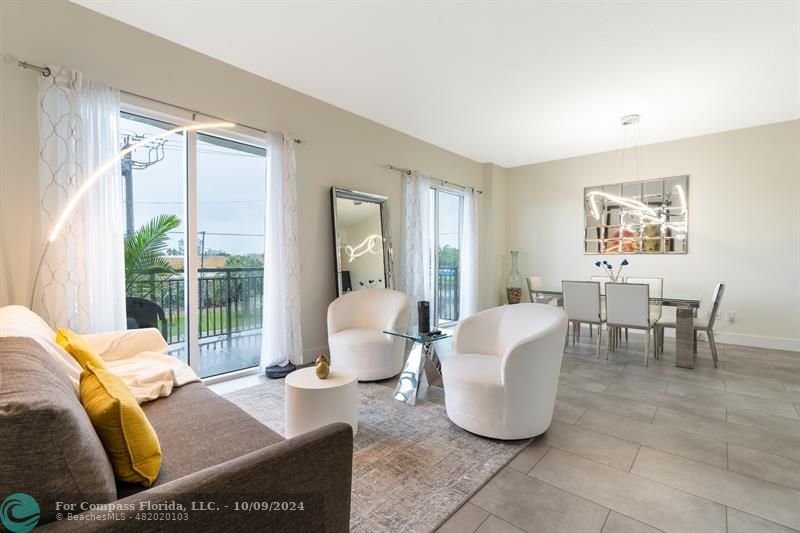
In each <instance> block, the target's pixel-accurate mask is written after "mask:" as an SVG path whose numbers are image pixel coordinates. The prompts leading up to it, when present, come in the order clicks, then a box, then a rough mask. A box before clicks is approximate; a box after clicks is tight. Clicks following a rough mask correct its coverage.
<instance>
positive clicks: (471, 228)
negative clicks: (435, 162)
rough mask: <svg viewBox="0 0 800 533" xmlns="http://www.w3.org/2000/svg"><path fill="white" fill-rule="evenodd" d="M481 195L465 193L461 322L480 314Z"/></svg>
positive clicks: (460, 258)
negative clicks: (479, 224)
mask: <svg viewBox="0 0 800 533" xmlns="http://www.w3.org/2000/svg"><path fill="white" fill-rule="evenodd" d="M479 201H480V194H478V193H476V192H475V191H474V190H472V189H467V190H466V191H465V192H464V219H463V222H462V234H461V250H460V252H459V256H458V257H459V260H458V261H459V265H458V269H459V275H460V278H461V281H460V285H461V286H460V287H459V291H460V296H459V316H458V319H459V320H464V319H465V318H467V317H468V316H470V315H474V314H475V313H477V312H478V279H479V278H478V213H479V212H480V209H479V208H478V207H479V206H478V203H479Z"/></svg>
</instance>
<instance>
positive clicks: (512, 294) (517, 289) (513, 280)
mask: <svg viewBox="0 0 800 533" xmlns="http://www.w3.org/2000/svg"><path fill="white" fill-rule="evenodd" d="M518 260H519V252H518V251H517V250H512V252H511V272H509V273H508V278H507V279H506V298H508V303H510V304H518V303H520V302H521V301H522V276H521V275H520V273H519V269H518V268H517V261H518Z"/></svg>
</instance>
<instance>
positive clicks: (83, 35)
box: [0, 0, 491, 355]
mask: <svg viewBox="0 0 800 533" xmlns="http://www.w3.org/2000/svg"><path fill="white" fill-rule="evenodd" d="M190 18H191V17H189V18H188V19H187V23H190ZM264 53H265V54H269V53H291V50H265V51H264ZM0 54H3V55H5V54H12V55H14V56H17V57H19V58H21V59H25V60H27V61H30V62H32V63H36V64H48V63H50V64H60V65H62V66H65V67H71V68H77V69H80V70H82V71H83V72H84V74H85V76H86V77H87V78H89V79H93V80H96V81H99V82H102V83H105V84H108V85H111V86H114V87H117V88H120V89H124V90H127V91H131V92H134V93H139V94H142V95H145V96H149V97H151V98H157V99H160V100H164V101H167V102H171V103H174V104H177V105H181V106H185V107H188V108H192V109H198V110H200V111H203V112H206V113H210V114H214V115H219V116H222V117H226V118H229V119H232V120H235V121H238V122H241V123H244V124H250V125H253V126H256V127H260V128H263V129H269V130H278V131H284V130H285V131H289V132H291V133H293V134H295V135H297V136H298V137H301V138H302V139H304V141H305V142H304V143H303V144H302V145H301V146H299V147H298V151H297V173H298V198H299V199H300V207H299V220H300V235H299V240H300V258H301V261H302V272H301V282H302V286H301V291H302V308H303V313H302V320H303V324H302V327H303V346H304V351H305V352H306V354H307V355H312V354H314V353H316V352H317V351H318V350H321V349H324V345H325V344H326V338H327V336H326V326H325V312H326V308H327V305H328V303H329V302H330V301H331V300H333V298H334V297H335V292H336V291H335V285H334V283H335V277H334V266H333V263H334V259H333V253H334V252H333V243H332V230H331V212H330V209H331V208H330V187H331V186H333V185H339V186H342V187H348V188H352V189H357V190H363V191H366V192H371V193H376V194H382V195H385V196H388V197H389V198H390V210H391V220H392V237H393V241H394V244H395V249H396V251H398V252H399V249H400V248H399V242H400V241H399V239H400V222H401V216H400V175H399V174H398V173H396V172H392V171H388V170H386V169H384V168H383V166H384V165H386V164H388V163H392V164H394V165H398V166H403V167H410V168H416V169H419V170H421V171H423V172H425V173H427V174H430V175H432V176H437V177H445V178H448V179H451V180H452V181H456V182H460V183H463V184H465V185H468V186H474V187H478V188H480V187H483V186H484V165H481V164H479V163H476V162H474V161H471V160H468V159H466V158H463V157H460V156H458V155H455V154H453V153H451V152H448V151H445V150H442V149H440V148H437V147H435V146H433V145H430V144H427V143H425V142H422V141H419V140H417V139H414V138H412V137H409V136H407V135H404V134H401V133H399V132H397V131H394V130H391V129H389V128H386V127H384V126H381V125H379V124H376V123H374V122H371V121H369V120H366V119H364V118H361V117H358V116H356V115H353V114H352V113H348V112H346V111H343V110H341V109H338V108H336V107H333V106H331V105H328V104H325V103H323V102H320V101H318V100H315V99H313V98H311V97H308V96H305V95H303V94H300V93H298V92H295V91H292V90H290V89H287V88H286V87H283V86H280V85H278V84H275V83H272V82H270V81H268V80H265V79H263V78H260V77H257V76H254V75H252V74H248V73H246V72H244V71H242V70H239V69H236V68H234V67H232V66H230V65H226V64H224V63H222V62H219V61H216V60H214V59H211V58H209V57H206V56H204V55H202V54H199V53H196V52H193V51H191V50H188V49H186V48H183V47H180V46H178V45H175V44H173V43H170V42H168V41H166V40H163V39H161V38H158V37H155V36H153V35H150V34H147V33H145V32H143V31H140V30H138V29H135V28H132V27H130V26H127V25H125V24H122V23H120V22H117V21H114V20H112V19H109V18H106V17H104V16H101V15H99V14H97V13H94V12H92V11H89V10H86V9H84V8H82V7H79V6H77V5H74V4H70V3H68V2H66V0H42V1H37V2H26V1H13V0H3V1H0ZM0 68H2V71H1V76H2V77H1V79H0V91H1V92H2V94H0V119H2V126H1V127H0V150H2V152H0V305H5V304H9V303H23V304H24V303H26V302H27V300H28V295H29V293H30V283H31V281H32V280H31V278H32V274H33V270H34V266H35V262H36V259H37V258H38V254H39V251H40V243H39V242H38V241H37V240H36V239H34V238H33V236H34V235H37V234H38V233H39V232H38V229H37V224H38V212H39V211H38V201H37V166H36V165H37V145H38V140H37V133H36V112H35V109H36V90H37V89H36V87H37V74H36V73H35V72H33V71H29V70H23V69H21V68H18V67H16V66H14V65H11V64H8V63H6V62H3V63H2V64H0ZM355 82H357V80H354V83H355ZM490 179H491V177H490ZM490 218H491V213H490V212H488V211H487V212H485V213H484V216H483V220H484V221H487V220H489V219H490ZM484 290H485V289H484Z"/></svg>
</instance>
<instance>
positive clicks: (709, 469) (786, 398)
mask: <svg viewBox="0 0 800 533" xmlns="http://www.w3.org/2000/svg"><path fill="white" fill-rule="evenodd" d="M584 334H585V331H584ZM641 339H642V337H641V336H633V335H631V338H630V343H629V344H628V345H627V346H625V345H624V344H623V346H622V348H621V349H620V350H618V351H617V352H616V353H613V352H612V353H611V355H610V359H609V361H605V360H604V359H595V357H594V346H593V344H592V343H591V340H590V339H589V338H588V336H586V335H584V337H583V338H582V341H583V342H582V343H580V344H578V345H570V346H568V348H567V350H566V352H565V354H564V360H563V364H562V373H561V379H560V384H559V392H558V398H557V401H556V407H555V415H554V421H553V424H552V426H551V427H550V429H549V430H548V432H547V433H546V434H545V435H542V436H541V437H540V438H537V439H536V440H535V441H533V443H532V444H531V445H530V446H529V447H528V448H526V449H525V450H524V451H523V452H522V453H521V454H520V455H519V456H517V457H516V458H515V459H514V460H513V461H512V462H511V463H509V464H508V465H507V466H506V467H505V468H504V469H503V470H501V471H500V472H499V473H498V474H497V475H496V476H494V477H493V478H492V479H491V480H490V481H489V482H488V483H487V484H486V485H485V486H484V487H483V488H482V489H481V490H480V491H479V492H478V493H476V494H475V495H474V496H473V497H472V498H471V499H470V500H469V502H467V503H466V504H465V505H464V506H462V507H461V509H459V510H458V511H457V512H456V513H455V514H454V515H453V516H452V517H451V518H450V519H449V520H448V521H447V522H446V523H445V524H444V525H443V526H442V527H441V528H440V529H439V531H440V532H441V533H445V532H458V533H468V532H475V531H479V532H481V533H485V532H505V531H513V532H528V533H538V532H548V533H556V532H564V533H583V532H587V533H592V532H602V533H611V532H615V533H622V532H628V533H631V532H640V531H641V532H656V531H675V532H726V531H727V532H728V533H744V532H748V533H757V532H787V531H796V530H800V354H797V353H792V352H782V351H775V350H766V349H760V348H749V347H744V346H734V345H720V346H719V348H720V368H719V369H714V367H713V364H712V363H711V356H710V354H709V352H708V348H707V345H704V344H701V345H700V353H699V354H698V361H697V366H696V367H695V368H694V369H691V370H688V369H681V368H676V367H675V366H674V365H675V358H674V342H672V341H671V340H670V339H667V341H666V346H665V353H664V356H663V359H661V360H658V361H656V360H653V359H652V358H651V359H650V365H649V366H648V367H646V368H645V367H644V366H643V361H642V359H643V356H642V351H643V349H644V346H643V342H642V340H641Z"/></svg>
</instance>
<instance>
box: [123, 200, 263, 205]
mask: <svg viewBox="0 0 800 533" xmlns="http://www.w3.org/2000/svg"><path fill="white" fill-rule="evenodd" d="M133 203H134V204H145V205H183V202H182V201H176V202H155V201H153V202H146V201H142V200H135V201H134V202H133ZM197 203H198V204H200V205H208V204H263V203H264V200H217V201H213V202H197Z"/></svg>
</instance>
